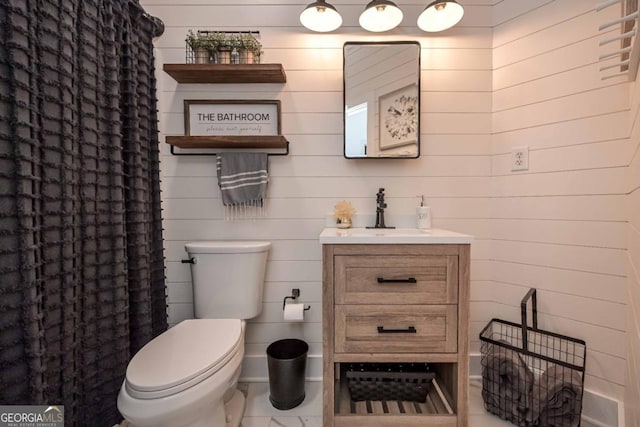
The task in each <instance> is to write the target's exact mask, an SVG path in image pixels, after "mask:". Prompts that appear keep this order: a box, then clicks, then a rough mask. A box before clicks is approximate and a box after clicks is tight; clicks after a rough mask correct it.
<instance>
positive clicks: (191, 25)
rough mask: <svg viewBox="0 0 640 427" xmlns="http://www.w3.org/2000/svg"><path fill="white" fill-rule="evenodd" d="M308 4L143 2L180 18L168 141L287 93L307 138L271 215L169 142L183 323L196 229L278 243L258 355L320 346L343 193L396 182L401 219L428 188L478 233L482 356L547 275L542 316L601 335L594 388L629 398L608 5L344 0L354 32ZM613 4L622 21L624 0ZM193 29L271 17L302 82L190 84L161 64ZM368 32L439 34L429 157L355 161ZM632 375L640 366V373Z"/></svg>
mask: <svg viewBox="0 0 640 427" xmlns="http://www.w3.org/2000/svg"><path fill="white" fill-rule="evenodd" d="M308 2H309V1H308V0H281V1H278V2H277V3H278V4H279V5H275V4H274V3H276V2H262V1H260V0H239V1H236V2H228V1H223V0H217V1H216V0H191V1H189V2H188V4H182V2H180V0H143V1H142V3H143V5H144V7H145V9H146V10H147V11H148V12H149V13H151V14H153V15H156V16H158V17H160V18H161V19H162V20H163V21H164V22H165V25H166V31H165V34H164V35H163V36H162V37H160V38H159V39H158V40H157V42H156V45H157V61H158V68H159V71H158V79H159V95H160V110H161V111H160V113H161V115H160V118H161V122H160V125H161V132H162V136H164V135H167V134H181V133H182V132H183V124H182V101H183V100H184V99H194V98H201V99H280V100H281V101H282V110H283V118H282V121H283V133H284V134H285V135H286V136H287V137H288V139H289V140H290V141H291V155H289V156H288V157H275V158H271V160H270V172H271V175H272V181H271V186H270V189H269V198H270V209H269V214H268V217H267V218H265V219H261V220H256V221H234V222H226V221H224V219H223V210H222V207H221V203H220V200H219V192H218V189H217V185H216V182H215V171H214V164H213V159H212V158H209V157H192V158H189V157H174V156H171V155H170V154H168V150H166V149H165V150H164V153H163V157H162V175H163V201H164V203H163V208H164V218H165V239H166V255H167V259H168V262H167V276H168V292H169V312H170V321H171V322H172V323H176V322H178V321H180V320H182V319H184V318H188V317H191V316H192V314H193V311H192V296H191V289H190V283H189V279H190V277H189V272H188V269H187V268H186V267H185V266H183V265H181V264H180V263H179V260H180V259H181V258H182V257H183V256H184V252H183V245H184V243H185V242H186V241H189V240H201V239H267V240H270V241H272V242H273V249H272V251H271V254H270V256H269V264H268V271H267V282H266V289H265V305H264V313H263V315H261V316H260V317H259V318H258V319H255V320H254V321H252V322H251V323H250V324H249V327H248V331H247V354H248V359H251V358H252V357H254V358H256V359H260V358H261V357H262V356H263V355H264V351H265V348H266V346H267V345H268V344H269V343H270V342H272V341H274V340H276V339H279V338H283V337H292V336H293V337H296V336H297V337H302V338H304V339H305V340H306V341H307V342H309V343H310V345H311V354H312V355H315V356H319V355H320V354H321V325H320V321H321V319H320V304H321V255H320V245H319V243H318V241H317V236H318V234H319V232H320V231H321V229H322V228H323V226H324V215H325V214H326V213H329V212H331V210H332V207H333V205H334V204H335V203H336V202H337V201H339V200H341V199H348V200H350V201H352V203H353V204H354V206H355V207H356V209H358V211H359V212H360V213H373V211H374V208H375V206H374V195H375V192H376V190H377V188H378V187H379V186H384V187H385V188H386V193H387V197H388V201H389V206H390V207H389V210H388V211H389V213H390V214H410V213H412V212H414V209H415V206H416V198H415V196H416V195H418V194H425V195H426V196H427V199H428V202H429V205H430V206H432V209H433V213H434V218H435V220H434V225H435V226H437V227H443V228H450V229H454V230H458V231H462V232H466V233H470V234H473V235H475V236H476V242H475V243H474V245H473V247H472V270H471V271H472V351H474V352H477V351H478V349H479V343H478V339H477V334H478V332H479V331H480V329H481V328H482V327H483V326H484V325H485V324H486V323H487V322H488V320H489V319H490V318H492V317H501V318H507V319H512V320H516V321H517V320H518V313H519V312H518V303H519V300H520V298H521V297H522V295H523V294H524V293H525V292H526V289H527V288H528V287H530V286H534V287H537V288H538V289H539V310H540V320H541V325H542V326H543V327H545V328H548V329H551V330H556V331H558V332H561V333H565V334H568V335H573V336H577V337H581V338H584V339H585V340H586V341H587V344H588V347H589V355H588V377H587V387H588V388H589V389H591V390H594V391H598V392H601V393H603V394H605V395H608V396H612V397H615V398H620V399H622V397H623V395H624V393H625V391H624V383H625V371H624V366H625V361H626V358H627V334H626V329H625V315H624V313H625V304H626V301H627V298H628V296H627V292H626V285H627V283H629V284H634V285H635V288H634V287H631V288H630V289H631V291H630V292H629V295H630V298H631V301H632V303H631V304H630V305H629V306H630V307H635V310H629V316H633V315H635V316H636V319H637V318H638V317H637V316H638V312H639V310H640V308H639V307H640V296H638V293H639V292H638V273H637V272H638V269H639V268H640V259H639V257H638V254H639V253H640V245H639V243H638V242H639V241H640V237H639V234H638V230H640V224H638V223H637V221H631V222H629V223H627V218H629V216H630V215H631V216H633V215H635V218H636V219H637V218H638V210H639V207H640V202H638V200H639V196H638V192H637V184H635V185H634V184H633V183H634V182H635V183H637V182H638V181H639V180H638V170H639V169H640V168H639V166H638V164H639V163H640V160H639V159H638V157H639V156H638V154H637V150H636V149H637V142H636V143H633V142H630V138H629V136H630V127H629V126H630V125H629V117H630V110H629V100H628V94H629V85H628V84H625V83H624V82H622V81H621V80H620V81H617V80H615V79H614V80H608V81H605V82H602V81H601V80H600V75H599V73H598V70H597V68H598V65H597V64H596V58H597V56H598V54H599V53H600V50H599V48H598V47H597V46H598V45H597V42H598V37H600V36H601V35H599V34H598V31H597V27H598V23H599V22H601V20H602V19H603V18H602V15H600V16H598V17H596V15H595V13H594V12H592V8H593V6H594V4H595V3H596V2H595V1H592V0H588V1H585V0H556V1H553V0H531V1H526V2H524V1H521V0H504V1H497V0H466V1H462V3H463V4H464V5H465V10H466V15H465V18H464V19H463V21H462V23H461V25H459V26H457V27H455V28H454V29H452V30H449V31H447V32H445V33H441V34H435V35H431V36H428V35H425V34H424V33H421V32H419V31H418V30H417V29H416V27H415V25H414V24H413V22H410V21H411V20H410V19H409V17H410V16H417V14H418V13H419V11H420V9H421V8H423V7H424V5H418V4H417V3H416V2H413V3H410V2H403V1H398V4H399V5H400V6H401V7H402V8H403V10H404V11H405V17H406V18H405V21H406V22H405V25H404V26H402V27H400V28H399V29H397V30H394V31H392V32H390V33H389V34H388V35H387V34H385V35H369V34H366V33H365V32H364V31H362V30H361V29H360V28H359V27H358V26H357V16H358V14H359V12H360V11H361V9H362V8H363V6H364V3H366V2H354V1H350V0H334V1H332V3H333V4H334V5H335V6H336V7H338V8H339V9H340V12H341V13H342V14H343V17H344V21H345V26H343V28H341V29H340V30H339V31H337V32H336V33H332V34H312V33H310V32H309V31H307V30H305V29H304V28H302V27H301V25H300V24H299V22H298V14H299V12H300V10H301V9H302V8H303V7H304V6H305V5H306V4H307V3H308ZM607 13H608V14H610V15H611V17H612V18H613V15H614V14H615V11H606V12H605V15H606V14H607ZM604 19H606V18H604ZM188 29H194V30H196V29H217V30H259V31H260V33H261V41H262V43H263V45H264V50H265V54H264V58H263V60H264V62H280V63H282V64H283V65H284V68H285V70H286V73H287V76H288V81H287V83H286V84H284V85H271V84H262V85H178V84H176V83H175V82H174V81H173V80H172V79H171V78H169V77H168V76H167V75H165V74H164V73H163V72H162V71H160V70H161V64H162V63H165V62H183V61H184V36H185V34H186V32H187V30H188ZM357 40H419V41H420V43H421V44H422V76H421V77H422V116H421V120H422V135H421V137H422V146H421V152H422V156H421V157H420V159H418V160H399V161H389V160H365V161H357V160H345V159H344V158H343V157H342V121H341V120H342V119H341V113H342V69H341V67H342V56H341V55H342V49H341V48H342V44H343V43H344V42H345V41H357ZM637 140H638V138H635V141H637ZM520 145H528V146H529V148H530V150H531V151H530V170H529V171H526V172H517V173H513V172H511V170H510V166H509V153H510V150H511V148H512V147H514V146H520ZM634 150H635V151H634ZM631 159H633V160H631ZM630 162H631V167H629V164H630ZM634 174H635V175H634ZM627 242H628V243H627ZM627 244H628V245H629V247H630V248H631V250H630V251H629V256H627V250H626V249H627ZM634 248H635V250H634ZM627 270H629V271H632V273H634V274H631V273H630V274H627ZM294 287H299V288H300V289H301V292H302V299H303V300H304V301H305V302H306V303H309V304H311V305H312V309H311V311H310V312H309V316H308V318H307V321H306V322H305V324H304V325H291V324H284V323H281V322H280V319H281V301H282V298H283V296H284V295H285V294H288V293H289V291H290V289H291V288H294ZM634 292H635V293H634ZM634 301H635V302H634ZM634 304H635V305H634ZM631 333H632V332H631V331H629V334H631ZM634 343H635V344H633V345H634V347H633V348H630V349H629V352H628V353H629V355H630V356H629V357H636V358H637V357H638V355H639V354H640V345H639V344H638V342H637V339H636V340H635V341H634ZM629 375H636V378H637V372H635V373H631V374H629ZM627 393H630V391H629V390H627ZM634 393H636V394H635V395H633V396H635V397H637V393H638V392H637V390H636V391H635V392H634Z"/></svg>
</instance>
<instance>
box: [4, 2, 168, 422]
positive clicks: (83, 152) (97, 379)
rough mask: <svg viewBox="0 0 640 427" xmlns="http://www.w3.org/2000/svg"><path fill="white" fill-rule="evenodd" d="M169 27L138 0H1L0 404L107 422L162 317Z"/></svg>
mask: <svg viewBox="0 0 640 427" xmlns="http://www.w3.org/2000/svg"><path fill="white" fill-rule="evenodd" d="M161 32H162V23H161V22H160V21H159V20H157V19H155V18H153V17H150V16H148V15H147V14H145V13H144V11H143V10H142V8H141V7H140V5H139V4H138V2H137V0H27V1H25V0H3V1H2V2H0V405H18V404H20V405H23V404H32V405H64V409H65V425H67V426H83V427H84V426H109V427H110V426H112V425H113V424H114V423H116V422H118V421H119V420H120V416H119V414H118V412H117V408H116V398H117V394H118V390H119V388H120V386H121V384H122V380H123V378H124V374H125V370H126V367H127V363H128V361H129V359H130V357H131V356H132V355H133V354H134V353H135V352H136V351H137V350H138V349H140V348H141V347H142V346H143V345H144V344H145V343H146V342H148V341H149V340H150V339H152V338H153V337H155V336H157V335H158V334H160V333H161V332H163V331H164V330H166V328H167V319H166V301H165V279H164V256H163V249H162V224H161V216H160V214H161V208H160V180H159V152H158V127H157V120H158V118H157V98H156V81H155V77H154V71H155V70H154V56H153V44H152V41H153V38H154V37H156V36H158V35H159V34H160V33H161Z"/></svg>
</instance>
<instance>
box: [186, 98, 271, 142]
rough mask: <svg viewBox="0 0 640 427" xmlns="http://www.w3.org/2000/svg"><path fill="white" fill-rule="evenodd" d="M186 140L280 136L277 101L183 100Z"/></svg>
mask: <svg viewBox="0 0 640 427" xmlns="http://www.w3.org/2000/svg"><path fill="white" fill-rule="evenodd" d="M184 130H185V135H187V136H260V135H280V101H277V100H275V101H272V100H224V101H223V100H201V99H198V100H185V101H184Z"/></svg>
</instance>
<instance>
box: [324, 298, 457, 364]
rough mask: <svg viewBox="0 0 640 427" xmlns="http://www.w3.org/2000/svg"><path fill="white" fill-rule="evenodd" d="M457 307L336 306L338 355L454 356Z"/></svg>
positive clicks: (336, 344) (336, 346)
mask: <svg viewBox="0 0 640 427" xmlns="http://www.w3.org/2000/svg"><path fill="white" fill-rule="evenodd" d="M457 324H458V306H457V305H427V306H416V305H391V306H389V305H372V306H363V305H336V306H335V351H336V352H337V353H372V352H382V353H418V352H434V353H455V352H456V351H457V349H458V346H457V339H458V330H457Z"/></svg>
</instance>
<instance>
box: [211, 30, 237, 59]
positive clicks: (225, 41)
mask: <svg viewBox="0 0 640 427" xmlns="http://www.w3.org/2000/svg"><path fill="white" fill-rule="evenodd" d="M210 37H211V40H212V44H214V45H215V50H216V58H217V59H216V62H217V63H218V64H231V52H232V51H233V48H234V42H233V38H232V37H230V36H227V35H226V34H225V33H213V34H212V35H211V36H210Z"/></svg>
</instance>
